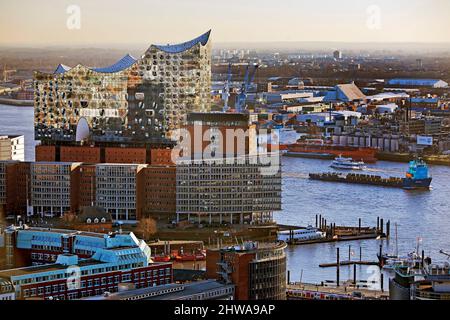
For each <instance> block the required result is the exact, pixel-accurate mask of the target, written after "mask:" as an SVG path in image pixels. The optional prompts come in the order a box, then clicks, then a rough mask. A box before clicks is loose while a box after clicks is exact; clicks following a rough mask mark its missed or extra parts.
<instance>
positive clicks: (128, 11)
mask: <svg viewBox="0 0 450 320" xmlns="http://www.w3.org/2000/svg"><path fill="white" fill-rule="evenodd" d="M37 13H39V14H37ZM208 29H212V30H213V32H212V41H213V42H214V43H216V44H217V45H219V44H223V45H227V44H233V43H246V44H252V43H257V44H260V43H304V42H306V43H313V42H314V43H323V42H329V43H331V42H333V43H353V44H358V43H363V44H364V43H369V44H379V43H381V44H391V43H393V44H396V43H400V44H403V43H413V44H424V45H426V44H443V43H445V44H447V43H450V38H449V30H450V1H448V0H427V1H423V0H396V1H391V0H357V1H335V0H316V1H313V2H311V1H301V0H280V1H277V2H274V1H272V0H247V1H239V0H228V1H227V2H222V1H211V0H183V1H177V0H130V1H128V2H127V3H126V5H124V3H123V1H119V0H75V1H73V0H58V1H55V0H40V1H33V0H16V1H14V2H13V1H2V2H1V3H0V46H2V47H3V46H19V47H23V46H39V47H43V46H49V45H50V46H68V45H71V46H80V45H81V46H86V45H89V46H92V45H96V46H102V47H104V46H106V45H107V46H112V45H113V44H114V45H115V46H117V45H120V46H123V45H142V44H145V43H167V42H170V43H179V42H183V41H187V40H190V39H192V38H194V37H196V36H198V35H199V34H201V33H203V32H205V31H207V30H208Z"/></svg>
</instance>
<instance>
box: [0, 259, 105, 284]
mask: <svg viewBox="0 0 450 320" xmlns="http://www.w3.org/2000/svg"><path fill="white" fill-rule="evenodd" d="M103 263H104V262H101V261H98V260H94V259H87V260H79V261H78V263H77V266H79V267H84V266H89V265H96V264H103ZM65 269H67V265H63V264H59V263H53V264H45V265H41V266H31V267H23V268H16V269H9V270H1V271H0V278H4V279H10V278H11V277H17V276H25V275H32V274H38V273H41V272H51V271H58V270H65Z"/></svg>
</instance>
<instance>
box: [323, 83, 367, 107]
mask: <svg viewBox="0 0 450 320" xmlns="http://www.w3.org/2000/svg"><path fill="white" fill-rule="evenodd" d="M365 99H366V96H365V95H364V93H362V92H361V90H360V89H359V88H358V87H357V86H356V85H355V83H348V84H338V85H337V86H335V87H334V89H333V90H331V91H328V93H327V94H326V95H325V97H324V99H323V101H324V102H339V101H340V102H361V101H364V100H365Z"/></svg>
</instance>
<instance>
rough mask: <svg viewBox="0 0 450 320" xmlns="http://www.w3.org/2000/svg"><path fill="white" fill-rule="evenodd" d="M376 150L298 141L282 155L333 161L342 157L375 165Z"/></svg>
mask: <svg viewBox="0 0 450 320" xmlns="http://www.w3.org/2000/svg"><path fill="white" fill-rule="evenodd" d="M376 152H377V150H376V149H375V148H370V147H353V146H341V145H335V144H331V143H325V142H324V141H323V140H322V139H311V140H305V141H298V142H297V143H294V144H292V145H289V146H288V147H287V151H286V152H285V153H284V155H285V156H288V157H304V158H319V159H334V158H336V157H339V156H342V157H345V158H351V159H352V160H354V161H364V162H365V163H375V162H376V161H377V158H376V156H375V155H376Z"/></svg>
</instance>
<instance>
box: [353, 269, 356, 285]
mask: <svg viewBox="0 0 450 320" xmlns="http://www.w3.org/2000/svg"><path fill="white" fill-rule="evenodd" d="M353 284H354V285H355V286H356V264H354V265H353Z"/></svg>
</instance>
